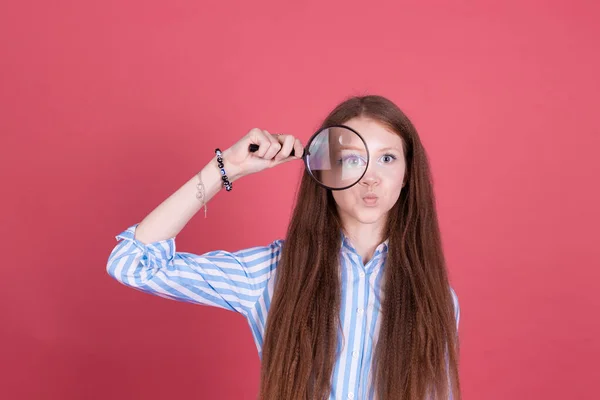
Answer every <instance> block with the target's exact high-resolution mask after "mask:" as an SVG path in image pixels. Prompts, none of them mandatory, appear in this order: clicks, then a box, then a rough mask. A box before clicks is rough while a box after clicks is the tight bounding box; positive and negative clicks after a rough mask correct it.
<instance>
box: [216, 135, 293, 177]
mask: <svg viewBox="0 0 600 400" xmlns="http://www.w3.org/2000/svg"><path fill="white" fill-rule="evenodd" d="M251 144H256V145H258V146H259V147H258V150H257V151H256V152H254V153H252V152H250V150H249V149H248V148H249V147H250V145H251ZM292 150H294V154H295V155H294V156H290V153H291V152H292ZM303 152H304V147H303V146H302V143H300V140H298V139H296V138H295V137H294V136H292V135H273V134H270V133H269V132H267V131H265V130H262V129H258V128H255V129H252V130H250V132H248V133H247V134H246V135H245V136H244V137H243V138H242V139H240V140H239V141H238V142H237V143H235V144H234V145H233V146H231V147H230V148H228V149H227V150H225V151H224V152H223V162H224V164H225V170H226V171H227V174H228V176H229V180H230V181H232V182H233V181H234V180H237V179H239V178H240V177H242V176H246V175H250V174H253V173H256V172H260V171H262V170H264V169H267V168H272V167H275V166H277V165H280V164H283V163H286V162H288V161H292V160H299V159H301V158H302V153H303Z"/></svg>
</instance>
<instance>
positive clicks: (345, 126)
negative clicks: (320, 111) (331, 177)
mask: <svg viewBox="0 0 600 400" xmlns="http://www.w3.org/2000/svg"><path fill="white" fill-rule="evenodd" d="M330 128H345V129H348V130H350V131H352V132H354V133H355V134H356V136H358V137H359V138H360V140H362V142H363V144H364V145H365V150H367V166H366V167H365V170H364V171H363V173H362V174H361V176H360V177H359V178H358V179H356V181H355V182H354V183H353V184H351V185H348V186H345V187H342V188H332V187H329V186H326V185H324V184H323V183H321V182H320V181H319V180H318V179H317V177H316V176H315V175H314V174H313V173H312V171H311V170H310V168H309V167H308V161H307V158H308V156H309V155H310V154H309V151H310V146H311V144H312V142H313V140H314V139H315V138H316V137H317V136H318V135H319V134H320V133H321V132H323V131H324V130H325V129H330ZM306 150H307V151H306V152H305V153H304V156H303V157H302V158H304V168H305V169H306V171H307V172H308V173H309V174H310V176H311V177H312V178H313V179H314V180H315V182H317V184H318V185H319V186H321V187H323V188H325V189H329V190H345V189H348V188H351V187H352V186H354V185H356V184H357V183H358V182H360V180H361V179H362V178H363V176H365V174H366V173H367V168H369V163H370V162H371V156H370V155H369V148H368V147H367V142H365V139H364V138H363V137H362V136H361V135H360V133H358V132H357V131H356V130H354V129H352V128H350V127H349V126H348V125H327V126H325V127H323V128H321V129H319V130H318V131H317V132H315V133H314V134H313V135H312V136H311V137H310V139H309V140H308V143H307V144H306Z"/></svg>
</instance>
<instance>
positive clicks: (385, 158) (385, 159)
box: [381, 153, 397, 164]
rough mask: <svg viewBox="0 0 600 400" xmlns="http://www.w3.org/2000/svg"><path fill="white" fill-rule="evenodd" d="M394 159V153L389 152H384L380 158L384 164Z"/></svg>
mask: <svg viewBox="0 0 600 400" xmlns="http://www.w3.org/2000/svg"><path fill="white" fill-rule="evenodd" d="M396 159H397V158H396V156H395V155H393V154H389V153H388V154H384V155H383V156H381V160H382V161H383V162H384V163H385V164H388V163H391V162H392V161H394V160H396Z"/></svg>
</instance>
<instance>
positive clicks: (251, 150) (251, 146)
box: [248, 143, 296, 156]
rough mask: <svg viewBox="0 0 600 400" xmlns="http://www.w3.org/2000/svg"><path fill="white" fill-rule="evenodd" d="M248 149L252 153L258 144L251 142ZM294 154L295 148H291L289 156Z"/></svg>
mask: <svg viewBox="0 0 600 400" xmlns="http://www.w3.org/2000/svg"><path fill="white" fill-rule="evenodd" d="M248 150H249V151H250V152H251V153H254V152H256V151H257V150H258V145H257V144H254V143H252V144H251V145H250V146H249V147H248ZM295 155H296V150H295V149H292V152H291V153H290V156H295Z"/></svg>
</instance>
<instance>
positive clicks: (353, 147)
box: [340, 146, 402, 153]
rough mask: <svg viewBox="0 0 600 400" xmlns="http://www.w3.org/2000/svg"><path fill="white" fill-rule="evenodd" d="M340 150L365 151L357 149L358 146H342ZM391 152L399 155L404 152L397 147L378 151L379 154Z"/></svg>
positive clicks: (362, 148)
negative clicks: (393, 151)
mask: <svg viewBox="0 0 600 400" xmlns="http://www.w3.org/2000/svg"><path fill="white" fill-rule="evenodd" d="M340 150H356V151H363V150H364V147H356V146H340ZM390 150H395V151H397V152H398V153H402V150H401V149H399V148H397V147H384V148H381V149H378V151H377V152H379V153H382V152H384V151H390Z"/></svg>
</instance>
